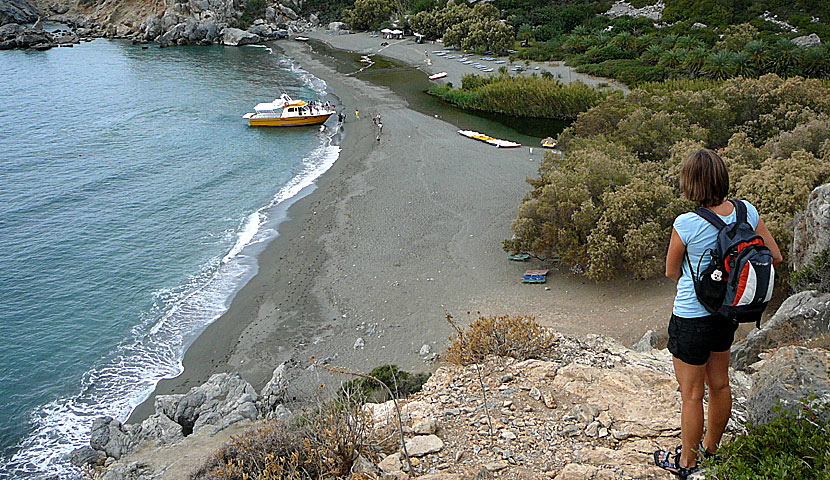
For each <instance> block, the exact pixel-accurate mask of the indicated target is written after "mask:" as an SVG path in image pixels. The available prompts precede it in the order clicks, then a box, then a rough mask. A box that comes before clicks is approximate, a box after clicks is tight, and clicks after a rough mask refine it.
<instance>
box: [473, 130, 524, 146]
mask: <svg viewBox="0 0 830 480" xmlns="http://www.w3.org/2000/svg"><path fill="white" fill-rule="evenodd" d="M458 134H459V135H461V136H464V137H467V138H472V139H473V140H478V141H479V142H484V143H486V144H488V145H493V146H494V147H496V148H519V147H521V146H522V144H521V143H516V142H511V141H509V140H500V139H498V138H495V137H491V136H489V135H485V134H483V133H479V132H476V131H473V130H459V131H458Z"/></svg>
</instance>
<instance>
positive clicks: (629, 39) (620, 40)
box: [614, 32, 637, 50]
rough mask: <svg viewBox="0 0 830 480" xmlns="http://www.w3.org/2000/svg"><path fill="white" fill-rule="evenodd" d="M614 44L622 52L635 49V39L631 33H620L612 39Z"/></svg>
mask: <svg viewBox="0 0 830 480" xmlns="http://www.w3.org/2000/svg"><path fill="white" fill-rule="evenodd" d="M614 43H615V44H617V46H618V47H620V48H621V49H623V50H634V49H635V48H637V37H635V36H634V35H632V34H631V32H620V33H618V34H617V36H615V37H614Z"/></svg>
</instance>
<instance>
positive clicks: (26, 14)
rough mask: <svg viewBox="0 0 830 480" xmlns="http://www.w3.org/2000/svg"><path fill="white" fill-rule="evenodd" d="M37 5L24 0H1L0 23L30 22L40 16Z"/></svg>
mask: <svg viewBox="0 0 830 480" xmlns="http://www.w3.org/2000/svg"><path fill="white" fill-rule="evenodd" d="M40 15H41V13H40V11H39V10H38V9H37V7H35V6H33V5H32V4H30V3H29V2H27V1H26V0H3V1H2V2H0V25H5V24H7V23H24V24H25V23H32V22H34V21H36V20H37V19H38V18H39V17H40Z"/></svg>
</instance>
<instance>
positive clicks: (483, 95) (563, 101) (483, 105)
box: [429, 74, 608, 119]
mask: <svg viewBox="0 0 830 480" xmlns="http://www.w3.org/2000/svg"><path fill="white" fill-rule="evenodd" d="M429 93H430V94H431V95H435V96H436V97H439V98H441V99H443V100H444V101H446V102H449V103H451V104H453V105H455V106H457V107H461V108H465V109H468V110H482V111H486V112H493V113H502V114H505V115H509V116H513V117H532V118H557V119H574V118H576V116H577V115H579V113H581V112H584V111H586V110H588V109H589V108H591V107H593V106H594V105H596V104H598V103H599V102H600V101H602V100H603V99H605V98H606V97H607V96H608V93H606V92H604V91H602V90H597V89H595V88H592V87H590V86H588V85H586V84H584V83H581V82H573V83H569V84H564V83H562V82H560V81H558V80H556V79H552V78H546V77H542V76H536V75H531V76H509V75H499V76H488V77H482V76H477V75H472V74H468V75H465V76H464V78H463V79H462V85H461V88H453V87H452V85H440V86H435V87H432V88H430V90H429Z"/></svg>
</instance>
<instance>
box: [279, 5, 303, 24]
mask: <svg viewBox="0 0 830 480" xmlns="http://www.w3.org/2000/svg"><path fill="white" fill-rule="evenodd" d="M277 9H279V12H280V13H281V14H283V15H284V16H285V17H287V18H288V19H289V20H296V19H297V18H298V16H297V13H296V12H295V11H294V10H292V9H291V8H290V7H287V6H285V5H280V4H277Z"/></svg>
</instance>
